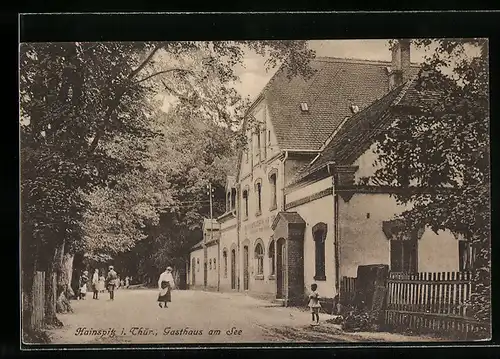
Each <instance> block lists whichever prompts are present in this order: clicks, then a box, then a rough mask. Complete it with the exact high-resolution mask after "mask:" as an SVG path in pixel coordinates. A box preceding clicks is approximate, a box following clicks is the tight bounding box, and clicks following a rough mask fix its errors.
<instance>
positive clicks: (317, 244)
mask: <svg viewBox="0 0 500 359" xmlns="http://www.w3.org/2000/svg"><path fill="white" fill-rule="evenodd" d="M327 234H328V226H327V225H326V223H323V222H319V223H317V224H316V225H315V226H314V227H313V228H312V235H313V240H314V280H317V281H326V248H325V247H326V237H327Z"/></svg>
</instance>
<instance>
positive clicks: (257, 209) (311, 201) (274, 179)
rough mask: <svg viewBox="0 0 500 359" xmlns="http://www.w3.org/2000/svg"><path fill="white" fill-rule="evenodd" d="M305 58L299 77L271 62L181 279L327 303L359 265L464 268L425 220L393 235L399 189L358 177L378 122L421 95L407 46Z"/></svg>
mask: <svg viewBox="0 0 500 359" xmlns="http://www.w3.org/2000/svg"><path fill="white" fill-rule="evenodd" d="M311 66H312V67H313V68H314V69H315V70H316V71H315V74H314V76H313V77H312V78H310V79H308V80H305V79H304V78H302V77H298V76H297V77H292V78H289V77H288V76H287V74H286V73H285V72H284V71H282V70H279V71H278V72H277V73H276V75H275V76H274V77H273V78H272V79H271V81H270V82H269V83H268V85H267V86H266V87H265V88H264V90H263V91H262V93H261V94H260V96H259V97H258V98H257V100H256V101H255V102H254V103H253V105H252V106H251V108H250V110H249V111H248V113H247V116H246V118H245V123H244V130H245V131H246V134H247V139H248V146H247V150H246V151H244V152H243V153H242V154H241V157H240V161H239V164H238V173H237V175H236V177H231V176H229V177H228V181H227V185H226V194H227V198H226V202H227V203H226V213H225V214H223V215H222V216H220V217H219V218H217V220H216V222H215V223H216V224H212V229H210V230H208V229H206V230H204V233H211V237H213V238H217V239H216V241H215V242H210V241H208V242H207V240H206V239H205V240H204V241H205V242H204V243H200V245H199V246H198V247H195V248H194V249H193V251H192V253H191V265H190V267H189V268H188V270H189V272H190V273H191V275H190V276H189V278H190V279H189V281H190V282H189V283H190V285H191V286H194V287H198V286H200V285H204V286H205V287H206V288H209V287H211V288H217V290H220V291H231V290H232V291H241V292H248V293H249V294H252V295H255V296H259V297H263V298H268V299H273V300H281V301H283V302H284V303H285V304H292V303H294V302H296V303H304V295H306V293H307V292H308V288H309V287H310V285H311V284H312V283H317V285H318V291H319V293H320V295H321V296H322V298H330V299H332V300H333V298H335V297H336V296H337V295H338V293H339V290H340V281H341V278H342V277H355V276H356V271H357V267H358V266H359V265H365V264H388V265H389V266H390V269H391V271H402V272H422V271H423V272H430V271H432V272H434V271H458V270H461V269H466V267H467V266H468V262H469V261H470V253H469V249H468V247H467V245H465V244H464V243H463V242H461V241H457V239H456V238H455V237H454V235H452V234H451V233H448V232H440V233H439V234H436V233H434V232H432V231H431V230H430V229H427V228H415V231H413V232H412V233H402V232H401V231H400V230H399V229H398V228H399V227H398V222H397V221H395V220H394V219H395V217H396V216H397V215H398V214H399V213H401V212H402V211H403V210H404V209H405V208H404V207H402V206H400V205H398V204H397V203H396V201H395V199H394V198H393V197H391V193H394V191H396V190H397V188H391V187H381V186H374V185H369V184H367V183H365V181H364V180H363V177H366V176H369V175H371V174H373V172H374V170H375V169H376V165H375V159H376V155H375V152H374V144H375V134H376V132H377V131H376V129H381V128H384V127H387V126H388V125H390V124H391V123H392V122H391V120H393V116H392V114H393V113H394V111H395V110H397V109H398V108H399V107H401V106H414V104H415V101H417V102H418V101H419V97H418V96H419V93H418V92H417V90H416V89H415V86H414V80H413V78H414V76H415V75H416V74H417V72H418V67H417V66H415V65H414V64H412V63H410V46H409V43H408V42H406V41H400V42H399V43H397V44H396V45H395V46H394V47H393V49H392V61H391V62H378V61H364V60H350V59H336V58H317V59H315V60H314V61H313V62H312V64H311ZM214 226H215V227H216V229H215V230H214V229H213V227H214ZM205 227H206V225H205ZM214 231H216V232H217V236H215V237H214V235H213V234H214ZM202 242H203V241H202ZM203 251H204V252H205V253H203ZM207 261H208V267H207ZM203 267H204V268H205V272H206V273H207V274H205V276H204V278H205V279H203V277H202V276H201V274H199V273H201V272H200V268H203ZM199 278H200V279H199ZM203 280H204V282H203Z"/></svg>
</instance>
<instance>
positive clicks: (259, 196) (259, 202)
mask: <svg viewBox="0 0 500 359" xmlns="http://www.w3.org/2000/svg"><path fill="white" fill-rule="evenodd" d="M255 193H256V195H257V197H256V199H257V210H256V211H255V216H260V215H261V214H262V180H261V179H260V178H258V179H257V180H256V181H255Z"/></svg>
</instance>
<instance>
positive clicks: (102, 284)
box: [99, 269, 106, 293]
mask: <svg viewBox="0 0 500 359" xmlns="http://www.w3.org/2000/svg"><path fill="white" fill-rule="evenodd" d="M105 291H106V278H104V269H103V270H102V272H101V276H100V277H99V292H101V293H104V292H105Z"/></svg>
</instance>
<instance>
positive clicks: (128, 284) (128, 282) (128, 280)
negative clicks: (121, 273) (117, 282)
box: [125, 276, 130, 288]
mask: <svg viewBox="0 0 500 359" xmlns="http://www.w3.org/2000/svg"><path fill="white" fill-rule="evenodd" d="M129 286H130V278H129V277H128V276H126V277H125V288H128V287H129Z"/></svg>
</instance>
